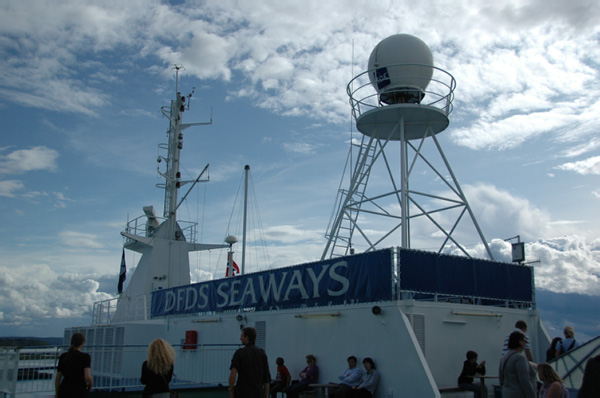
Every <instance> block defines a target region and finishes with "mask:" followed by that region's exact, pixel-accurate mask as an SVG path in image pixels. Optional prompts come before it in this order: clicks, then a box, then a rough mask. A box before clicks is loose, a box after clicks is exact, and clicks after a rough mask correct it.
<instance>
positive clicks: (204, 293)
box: [198, 285, 210, 309]
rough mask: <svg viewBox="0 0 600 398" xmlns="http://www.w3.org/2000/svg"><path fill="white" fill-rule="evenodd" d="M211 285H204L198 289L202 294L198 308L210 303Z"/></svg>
mask: <svg viewBox="0 0 600 398" xmlns="http://www.w3.org/2000/svg"><path fill="white" fill-rule="evenodd" d="M209 287H210V286H209V285H202V286H200V288H199V289H198V293H199V294H200V301H199V302H198V308H199V309H201V308H205V307H206V306H207V305H208V294H207V293H208V292H207V290H208V288H209Z"/></svg>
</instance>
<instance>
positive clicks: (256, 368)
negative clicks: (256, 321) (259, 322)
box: [229, 328, 271, 398]
mask: <svg viewBox="0 0 600 398" xmlns="http://www.w3.org/2000/svg"><path fill="white" fill-rule="evenodd" d="M240 341H241V342H242V344H243V345H244V347H243V348H240V349H239V350H237V351H236V352H235V354H233V358H232V359H231V366H230V367H229V369H230V371H231V372H230V373H229V398H269V383H270V381H271V375H270V372H269V362H268V360H267V354H265V352H264V351H263V350H262V349H260V348H258V347H257V346H256V345H255V342H256V329H254V328H244V329H242V334H241V336H240ZM236 377H237V383H236ZM234 383H235V387H234Z"/></svg>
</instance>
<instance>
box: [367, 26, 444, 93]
mask: <svg viewBox="0 0 600 398" xmlns="http://www.w3.org/2000/svg"><path fill="white" fill-rule="evenodd" d="M400 64H402V65H400ZM432 75H433V55H432V54H431V51H430V50H429V47H427V44H425V43H424V42H423V41H422V40H421V39H419V38H417V37H415V36H412V35H408V34H396V35H392V36H389V37H387V38H385V39H383V40H382V41H380V42H379V43H378V44H377V45H376V46H375V48H374V49H373V51H372V52H371V56H370V57H369V79H370V81H371V84H372V85H373V87H375V89H376V90H377V92H378V93H379V94H380V95H382V94H383V95H382V101H384V102H387V101H385V100H384V96H385V93H386V92H393V91H398V90H406V89H417V90H419V91H420V92H421V93H423V92H424V91H425V89H426V88H427V85H428V84H429V82H430V81H431V76H432ZM421 95H424V94H421Z"/></svg>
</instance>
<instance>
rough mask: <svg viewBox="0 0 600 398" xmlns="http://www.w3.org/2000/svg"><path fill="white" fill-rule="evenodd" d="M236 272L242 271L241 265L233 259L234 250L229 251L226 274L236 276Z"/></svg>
mask: <svg viewBox="0 0 600 398" xmlns="http://www.w3.org/2000/svg"><path fill="white" fill-rule="evenodd" d="M236 273H238V274H239V273H240V267H238V265H237V264H236V263H235V261H234V260H233V252H227V270H226V271H225V276H226V277H227V276H235V274H236Z"/></svg>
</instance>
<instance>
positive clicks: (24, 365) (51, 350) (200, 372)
mask: <svg viewBox="0 0 600 398" xmlns="http://www.w3.org/2000/svg"><path fill="white" fill-rule="evenodd" d="M239 347H240V346H238V345H233V344H230V345H197V346H196V347H195V348H194V349H184V348H183V346H179V345H178V346H173V348H175V350H176V352H177V360H176V363H175V369H174V372H173V379H172V381H171V384H170V385H171V388H174V389H178V388H192V387H193V388H202V387H203V386H204V387H210V386H217V385H219V384H221V385H227V381H228V377H229V364H230V362H231V357H232V356H233V353H234V352H235V350H237V349H238V348H239ZM66 348H67V347H36V348H27V349H24V348H17V347H0V393H4V394H7V395H8V396H10V397H11V398H15V397H22V396H29V395H33V394H36V395H37V394H47V395H51V394H53V393H54V379H55V377H56V366H57V364H58V357H59V356H60V354H61V353H62V352H64V351H65V350H66ZM147 350H148V347H147V346H145V345H144V346H141V345H140V346H90V347H88V346H84V349H83V351H84V352H87V353H89V354H90V355H91V356H92V366H91V373H92V377H93V378H94V390H104V391H109V390H110V391H112V390H114V391H123V390H124V389H125V390H141V389H142V388H143V385H142V384H141V383H140V376H141V369H142V363H143V362H144V360H145V359H146V355H147ZM115 365H118V366H115Z"/></svg>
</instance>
